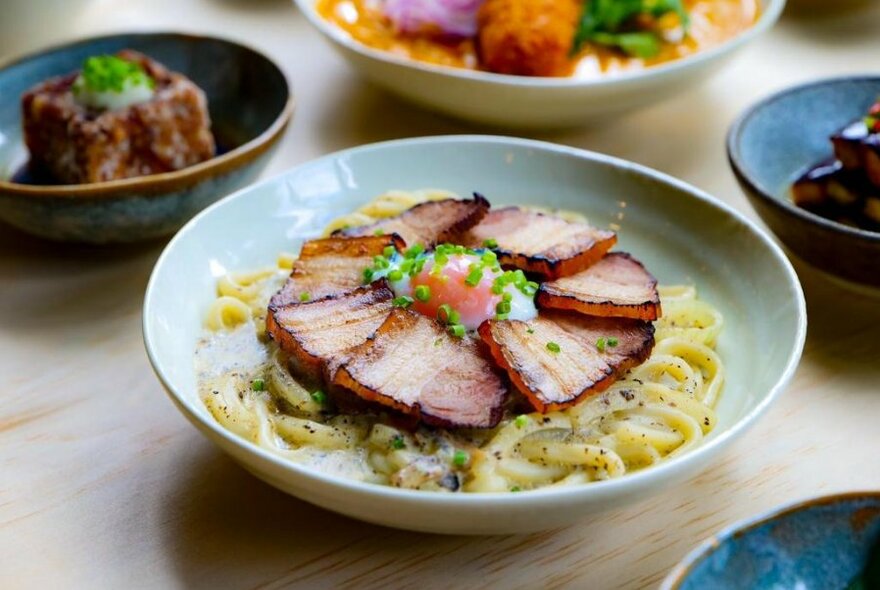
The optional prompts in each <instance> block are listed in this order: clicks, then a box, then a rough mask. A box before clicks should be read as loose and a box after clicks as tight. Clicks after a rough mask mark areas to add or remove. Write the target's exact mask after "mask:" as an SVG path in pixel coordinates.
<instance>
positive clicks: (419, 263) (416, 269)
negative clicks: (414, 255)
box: [409, 258, 428, 276]
mask: <svg viewBox="0 0 880 590" xmlns="http://www.w3.org/2000/svg"><path fill="white" fill-rule="evenodd" d="M427 261H428V259H427V258H419V259H417V260H416V263H415V264H413V267H412V270H411V271H410V272H409V275H410V276H414V275H417V274H419V273H420V272H422V269H423V268H425V263H426V262H427Z"/></svg>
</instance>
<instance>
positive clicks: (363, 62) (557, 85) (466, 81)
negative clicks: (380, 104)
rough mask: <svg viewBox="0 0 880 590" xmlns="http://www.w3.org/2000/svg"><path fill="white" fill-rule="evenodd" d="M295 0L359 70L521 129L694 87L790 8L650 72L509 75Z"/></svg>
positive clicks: (443, 106) (582, 119) (424, 98)
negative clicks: (385, 46)
mask: <svg viewBox="0 0 880 590" xmlns="http://www.w3.org/2000/svg"><path fill="white" fill-rule="evenodd" d="M294 2H296V4H297V6H299V8H300V10H301V11H302V13H303V14H304V15H305V16H306V18H307V19H308V20H309V22H311V23H312V25H314V26H315V28H317V29H318V30H319V31H320V32H321V33H322V34H323V35H324V37H325V38H327V39H328V40H329V41H330V43H331V44H332V45H333V47H334V48H336V50H337V51H339V52H340V53H341V54H342V55H343V56H344V57H345V58H346V59H347V60H348V61H349V62H350V63H351V64H352V66H353V67H354V68H355V69H356V70H358V71H359V72H361V73H362V74H363V75H364V76H366V77H367V78H369V79H370V80H372V81H374V82H376V83H377V84H379V85H381V86H384V87H385V88H387V89H388V90H391V91H392V92H395V93H396V94H399V95H400V96H402V97H404V98H407V99H409V100H411V101H413V102H415V103H418V104H421V105H423V106H427V107H430V108H433V109H436V110H438V111H441V112H443V113H446V114H449V115H453V116H456V117H460V118H462V119H468V120H471V121H476V122H479V123H486V124H489V125H494V126H500V127H518V128H538V127H562V126H569V125H581V124H585V123H588V122H591V121H596V120H598V119H601V118H603V117H608V116H611V115H614V114H618V113H621V112H625V111H629V110H633V109H636V108H638V107H643V106H647V105H651V104H655V103H657V102H658V101H659V100H661V99H663V98H666V97H668V96H671V95H673V94H675V93H677V92H686V91H689V90H690V89H691V88H692V87H693V85H694V84H697V83H699V82H702V81H704V80H706V79H707V78H709V77H710V76H711V75H712V74H714V73H715V72H717V71H718V70H719V69H720V68H721V66H722V65H723V64H724V63H725V62H726V61H727V59H728V58H730V57H732V56H733V55H734V54H735V53H736V52H737V50H738V49H740V48H742V47H743V46H744V45H745V44H746V43H748V42H749V41H751V40H753V39H755V38H756V37H757V36H759V35H760V34H762V33H764V32H766V31H767V30H768V29H770V28H771V27H772V26H773V24H774V23H775V22H776V20H777V19H778V18H779V15H780V14H781V13H782V9H783V8H784V7H785V0H761V7H762V13H761V16H760V19H759V21H758V22H757V23H755V25H754V26H752V27H751V28H750V29H748V30H747V31H744V32H743V33H741V34H740V35H738V36H737V37H735V38H733V39H731V40H729V41H727V42H726V43H723V44H721V45H719V46H718V47H714V48H712V49H709V50H706V51H702V52H699V53H697V54H695V55H692V56H690V57H686V58H684V59H680V60H677V61H673V62H670V63H667V64H664V65H660V66H656V67H652V68H647V69H645V70H642V71H636V72H628V73H623V74H615V75H608V76H602V77H600V78H597V79H591V80H583V79H576V78H534V77H524V76H506V75H501V74H492V73H487V72H477V71H469V70H464V69H460V68H453V67H447V66H439V65H433V64H428V63H424V62H420V61H416V60H412V59H408V58H406V57H403V56H399V55H395V54H392V53H389V52H386V51H379V50H376V49H372V48H370V47H367V46H366V45H363V44H361V43H359V42H358V41H355V40H354V39H353V38H352V37H351V36H350V35H349V34H348V33H346V32H345V31H343V30H342V29H340V28H339V27H337V26H335V25H333V24H332V23H330V22H328V21H326V20H325V19H324V18H322V17H321V15H319V14H318V13H317V11H316V10H315V4H316V0H294Z"/></svg>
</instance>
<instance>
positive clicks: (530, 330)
mask: <svg viewBox="0 0 880 590" xmlns="http://www.w3.org/2000/svg"><path fill="white" fill-rule="evenodd" d="M526 333H528V334H534V333H535V329H534V328H526Z"/></svg>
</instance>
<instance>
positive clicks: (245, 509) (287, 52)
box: [0, 0, 880, 589]
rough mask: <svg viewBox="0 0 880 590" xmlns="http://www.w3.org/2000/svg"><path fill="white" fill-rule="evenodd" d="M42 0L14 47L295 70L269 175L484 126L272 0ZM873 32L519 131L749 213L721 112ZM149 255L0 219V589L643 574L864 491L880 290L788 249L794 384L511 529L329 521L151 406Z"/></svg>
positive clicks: (877, 379) (850, 27) (781, 42)
mask: <svg viewBox="0 0 880 590" xmlns="http://www.w3.org/2000/svg"><path fill="white" fill-rule="evenodd" d="M31 1H32V0H12V2H13V3H15V2H31ZM33 3H34V4H40V0H34V1H33ZM829 4H834V3H829ZM51 6H53V8H52V9H51V10H48V9H47V10H46V11H45V12H44V13H43V14H42V17H41V18H43V19H45V20H47V21H51V20H52V19H64V22H66V23H70V24H69V28H67V29H64V28H63V27H57V26H46V27H44V28H40V27H37V28H36V29H35V32H34V33H33V34H31V35H28V36H27V38H26V39H24V40H21V42H20V44H19V49H22V50H23V49H25V48H32V47H36V46H41V45H44V44H47V43H51V42H54V41H58V40H61V39H63V38H67V37H76V36H86V35H89V34H93V33H98V32H109V31H117V30H126V29H159V28H186V29H189V30H195V31H206V32H210V33H215V34H221V35H225V36H229V37H233V38H238V39H243V40H245V41H246V42H248V43H250V44H252V45H254V46H256V47H259V48H261V49H263V50H265V51H267V52H268V53H270V54H271V55H273V56H274V57H275V58H276V59H277V60H279V61H280V62H281V63H282V64H283V66H284V68H285V70H286V71H287V73H288V74H289V75H290V77H291V79H292V80H293V82H294V85H295V87H296V91H297V98H298V113H297V116H296V120H295V123H294V125H293V128H292V129H291V130H290V132H289V133H288V135H287V137H286V138H285V139H284V143H283V146H282V149H281V150H280V151H279V153H278V154H277V156H276V157H275V159H274V160H273V162H272V164H271V166H270V169H269V170H268V171H267V174H273V173H278V172H280V171H282V170H284V169H286V168H288V167H290V166H292V165H294V164H297V163H299V162H302V161H305V160H307V159H309V158H312V157H314V156H318V155H320V154H324V153H327V152H330V151H333V150H337V149H340V148H345V147H349V146H352V145H357V144H362V143H368V142H372V141H377V140H383V139H390V138H397V137H405V136H417V135H430V134H441V133H461V132H468V133H469V132H482V131H485V130H482V129H477V128H474V127H469V126H464V125H462V124H459V123H456V122H454V121H450V120H447V119H444V118H442V117H439V116H435V115H432V114H431V113H428V112H425V111H422V110H419V109H417V108H415V107H411V106H409V105H407V104H404V103H402V102H399V101H398V100H396V99H394V98H392V97H389V96H388V95H386V94H384V93H382V92H381V91H379V90H377V89H375V88H374V87H372V86H370V85H369V84H367V83H365V82H363V81H361V80H360V79H358V78H357V77H356V76H355V75H354V74H353V73H352V72H351V71H350V70H349V69H347V67H346V66H345V64H344V63H342V61H341V60H340V59H339V58H338V57H336V55H335V54H333V53H332V52H331V50H330V48H329V47H328V46H326V45H325V44H324V43H323V42H322V40H321V39H320V38H319V37H318V35H317V34H316V33H315V32H314V31H312V30H311V29H310V28H309V27H308V26H307V24H306V22H305V20H304V19H303V18H302V16H301V15H299V14H298V13H297V12H296V10H295V9H294V8H293V7H292V6H291V5H290V4H289V3H287V2H284V1H283V0H277V1H276V0H251V1H248V0H188V1H181V0H137V1H134V0H126V2H121V1H114V0H90V1H85V2H81V3H79V4H72V5H70V6H69V7H67V8H63V7H62V8H57V7H55V4H51ZM74 7H75V8H74ZM65 11H66V13H65ZM878 29H880V6H878V5H877V3H876V2H875V3H873V6H871V3H868V4H867V5H863V6H862V7H858V6H857V7H855V8H845V9H844V8H838V9H836V10H831V11H826V12H823V13H821V14H818V13H814V12H812V11H792V10H789V11H787V13H786V14H785V16H784V17H783V19H782V21H781V23H780V24H779V25H778V26H777V28H776V29H775V30H774V31H773V32H772V33H771V34H770V35H769V36H767V37H765V38H764V39H762V40H761V41H760V42H758V43H757V44H756V45H754V46H753V47H751V48H749V49H748V50H747V51H746V52H745V53H744V54H743V55H742V56H740V59H738V60H737V61H736V63H735V64H734V65H733V66H732V67H731V68H730V69H729V70H726V71H725V72H724V73H722V74H721V75H720V76H718V77H717V78H715V79H714V80H712V81H710V82H709V83H708V84H706V85H704V86H703V87H701V88H694V89H688V90H686V91H685V92H684V93H683V95H682V96H680V97H678V98H676V99H673V100H671V101H668V102H664V103H660V104H657V105H656V106H655V107H653V108H651V109H648V110H645V111H641V112H639V113H635V114H633V115H631V116H627V117H624V118H621V119H619V120H616V121H610V122H608V123H607V124H605V125H603V126H601V127H596V128H593V129H585V130H576V131H570V132H565V133H556V134H545V135H537V136H536V137H540V138H541V139H548V140H552V141H557V142H560V143H565V144H570V145H574V146H578V147H584V148H589V149H593V150H597V151H601V152H606V153H610V154H614V155H617V156H622V157H624V158H628V159H632V160H635V161H637V162H640V163H643V164H647V165H649V166H652V167H655V168H658V169H660V170H663V171H665V172H668V173H671V174H673V175H675V176H678V177H680V178H682V179H684V180H686V181H688V182H691V183H693V184H695V185H697V186H699V187H701V188H703V189H706V190H707V191H709V192H710V193H712V194H714V195H716V196H717V197H719V198H721V199H723V200H725V201H727V202H728V203H731V204H732V205H734V206H735V207H737V208H738V209H740V210H742V211H745V212H746V213H748V214H749V215H752V216H753V215H754V214H753V213H752V211H751V209H750V208H749V207H748V205H747V203H746V201H745V199H744V197H743V196H742V194H741V193H740V192H739V190H738V189H737V187H736V186H735V183H734V180H733V177H732V175H731V173H730V171H729V169H728V166H727V163H726V158H725V154H724V149H723V140H724V134H725V131H726V129H727V127H728V125H729V124H730V122H731V121H732V120H733V118H734V117H735V116H736V114H737V113H738V112H739V111H740V110H741V109H743V108H744V107H745V106H747V105H748V104H750V103H752V102H753V101H755V100H756V99H758V98H760V97H762V96H764V95H766V94H768V93H770V92H772V91H774V90H776V89H778V88H781V87H784V86H787V85H790V84H792V83H795V82H799V81H802V80H809V79H813V78H817V77H821V76H827V75H836V74H843V73H848V72H866V71H867V72H871V71H872V70H873V71H875V72H876V68H877V66H878V62H877V56H878V55H880V36H878V35H877V30H878ZM58 30H62V31H63V32H62V33H58ZM40 31H44V33H45V34H43V36H40ZM2 99H3V100H14V99H15V97H2ZM162 245H163V244H161V243H153V244H148V245H144V246H136V247H127V248H108V249H94V248H83V247H72V246H64V245H53V244H48V243H44V242H41V241H38V240H35V239H32V238H29V237H27V236H24V235H22V234H20V233H18V232H16V231H14V230H12V229H9V228H7V227H0V375H2V381H0V383H2V385H0V392H2V394H0V395H2V398H0V402H2V403H0V587H2V588H61V587H69V588H121V587H144V588H176V587H195V588H203V587H204V588H226V587H228V588H281V587H287V586H300V587H308V588H312V587H314V588H322V587H326V588H331V587H341V588H398V587H400V588H419V589H423V588H450V587H462V588H464V587H468V588H482V587H504V588H541V587H547V588H555V587H572V588H597V589H603V588H652V587H655V586H656V585H657V584H658V583H659V581H660V580H661V579H662V578H663V577H664V576H665V575H666V573H667V572H668V571H669V569H670V567H671V566H672V565H673V564H674V563H675V562H677V561H678V560H679V559H680V558H681V557H682V556H683V555H684V554H685V553H686V552H687V551H689V550H690V549H691V548H692V547H693V546H694V545H695V544H696V543H697V542H699V541H700V540H702V539H703V538H705V537H707V536H708V535H710V534H712V533H713V532H715V531H717V530H718V529H719V528H721V527H723V526H725V525H728V524H730V523H732V522H734V521H736V520H738V519H741V518H744V517H748V516H752V515H755V514H757V513H760V512H762V511H764V510H767V509H769V508H772V507H775V506H777V505H779V504H780V503H784V502H789V501H792V500H796V499H801V498H805V497H809V496H813V495H817V494H824V493H830V492H836V491H844V490H857V489H878V488H880V422H878V417H880V299H871V298H869V297H867V296H864V295H859V294H855V293H852V292H849V291H846V290H845V289H843V288H841V287H839V286H837V285H835V284H833V283H830V282H828V280H827V279H825V278H824V277H823V276H821V275H819V274H818V273H817V272H815V271H814V270H812V269H810V268H808V267H806V266H804V265H803V264H797V263H796V266H797V269H798V272H799V273H800V276H801V279H802V281H803V284H804V288H805V291H806V294H807V299H808V304H809V313H810V327H809V337H808V342H807V348H806V351H805V354H804V359H803V362H802V364H801V366H800V369H799V370H798V372H797V376H796V378H795V381H794V383H793V385H792V386H791V388H790V389H789V391H788V392H787V393H786V394H785V395H783V396H782V398H781V399H780V400H779V402H778V403H777V404H776V405H775V406H774V407H773V408H772V409H771V410H770V411H769V412H768V414H767V415H766V416H764V417H763V418H762V419H761V420H760V422H759V423H758V425H757V426H756V427H755V428H754V429H753V430H751V431H750V432H748V433H747V434H746V436H745V437H743V438H742V439H741V440H740V441H739V442H737V443H736V445H735V446H734V447H733V448H732V450H730V451H729V452H727V453H726V454H725V455H724V456H723V457H722V459H721V461H720V462H719V463H718V464H717V465H716V466H714V467H713V468H712V469H710V470H708V471H706V472H705V473H703V474H702V475H700V476H698V477H695V478H693V479H690V480H688V481H683V482H681V483H680V485H678V486H676V487H674V488H672V489H668V490H665V491H662V492H659V493H658V494H657V495H656V496H655V497H654V498H653V499H651V500H650V501H646V502H643V503H641V504H637V505H634V506H631V507H630V508H628V509H626V510H622V511H620V512H618V513H615V514H612V515H608V516H604V517H601V518H587V519H584V520H573V521H572V524H571V526H569V527H567V528H564V529H561V530H554V531H549V532H546V533H541V534H536V535H529V536H511V537H490V538H467V537H441V536H430V535H421V534H414V533H406V532H399V531H394V530H390V529H383V528H379V527H375V526H371V525H367V524H363V523H360V522H356V521H352V520H349V519H346V518H343V517H340V516H336V515H334V514H331V513H329V512H325V511H323V510H320V509H317V508H313V507H312V506H310V505H308V504H306V503H304V502H301V501H299V500H295V499H293V498H290V497H287V496H285V495H283V494H282V493H280V492H278V491H276V490H274V489H273V488H271V487H269V486H267V485H265V484H263V483H261V482H259V481H257V480H256V479H254V478H253V477H251V476H250V475H248V474H247V473H245V472H244V471H243V470H242V469H240V468H239V467H237V466H236V465H234V464H233V463H232V462H231V461H230V460H229V459H227V458H226V457H225V456H224V455H222V454H221V453H220V451H218V450H217V449H216V448H214V447H213V446H212V445H211V444H209V443H208V442H207V441H206V440H205V439H203V438H202V437H201V435H199V434H198V433H197V432H196V431H195V430H194V429H193V428H192V427H191V426H190V425H189V424H188V423H187V422H186V421H185V420H184V419H183V417H181V416H180V415H179V414H178V413H177V411H176V410H175V409H174V407H173V406H172V404H171V403H170V402H169V401H168V400H167V399H166V397H165V394H164V393H163V391H162V389H161V387H160V386H159V383H158V382H157V381H156V379H155V378H154V376H153V373H152V371H151V370H150V367H149V364H148V362H147V358H146V356H145V354H144V351H143V345H142V342H141V329H140V313H141V300H142V296H143V291H144V287H145V286H146V281H147V277H148V274H149V272H150V269H151V268H152V265H153V263H154V262H155V260H156V258H157V256H158V255H159V252H160V250H161V248H162Z"/></svg>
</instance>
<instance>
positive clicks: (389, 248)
mask: <svg viewBox="0 0 880 590" xmlns="http://www.w3.org/2000/svg"><path fill="white" fill-rule="evenodd" d="M396 251H397V250H395V249H394V246H385V249H384V250H382V255H383V256H385V258H391V257H392V256H394V253H395V252H396Z"/></svg>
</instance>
